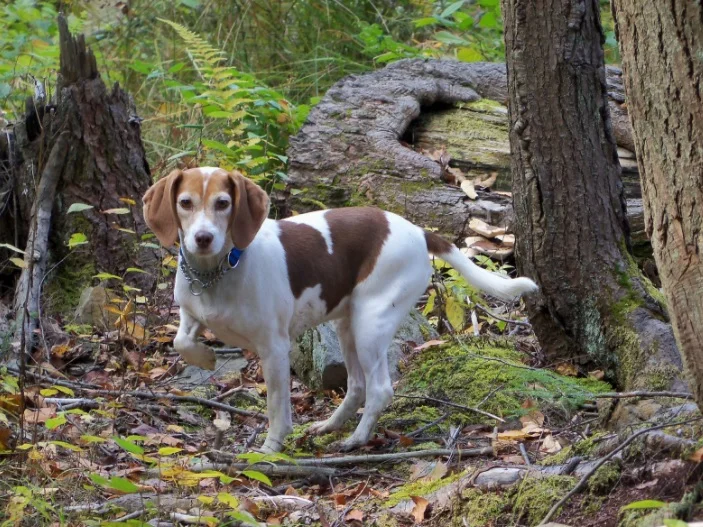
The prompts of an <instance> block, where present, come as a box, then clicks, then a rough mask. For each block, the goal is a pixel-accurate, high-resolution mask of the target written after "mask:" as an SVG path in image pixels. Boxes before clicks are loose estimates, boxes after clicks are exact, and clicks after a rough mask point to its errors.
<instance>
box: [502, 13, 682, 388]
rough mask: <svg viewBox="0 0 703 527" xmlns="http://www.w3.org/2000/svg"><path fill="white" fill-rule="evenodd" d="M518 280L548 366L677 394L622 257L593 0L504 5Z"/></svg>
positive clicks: (636, 282)
mask: <svg viewBox="0 0 703 527" xmlns="http://www.w3.org/2000/svg"><path fill="white" fill-rule="evenodd" d="M502 7H503V9H502V11H503V13H504V16H505V42H506V55H507V67H508V94H509V104H508V107H509V113H510V115H509V117H510V144H511V151H512V174H513V199H514V206H515V213H516V217H517V221H516V239H517V244H516V257H517V261H518V269H519V272H520V274H524V275H526V276H529V277H531V278H533V279H535V280H536V281H537V283H538V284H539V285H540V292H539V294H538V295H534V296H533V297H532V298H530V299H528V300H527V305H528V308H529V312H530V321H531V322H532V324H533V328H534V330H535V333H536V334H537V337H538V339H539V341H540V344H541V345H542V347H543V349H544V351H545V353H546V355H547V357H549V358H551V359H552V360H563V359H572V360H574V361H576V362H577V363H580V364H581V365H582V366H583V367H584V369H586V368H596V367H597V368H600V369H604V370H605V371H606V375H607V377H608V378H610V379H611V380H614V381H616V383H617V384H618V385H619V386H621V387H623V388H630V387H635V386H642V387H643V386H658V387H660V386H669V387H671V386H680V385H681V384H682V381H681V376H680V369H681V362H680V357H679V354H678V352H677V349H676V346H675V342H674V339H673V334H672V331H671V327H670V325H669V324H667V323H665V322H664V320H665V316H666V315H665V312H664V310H663V306H662V305H661V304H660V303H659V302H658V301H657V300H656V298H655V296H656V292H655V290H654V288H652V287H651V284H649V283H648V281H647V280H646V279H644V278H643V277H642V275H641V274H640V273H639V271H638V270H637V267H636V266H635V265H634V264H633V261H632V257H631V255H630V254H629V252H628V245H629V225H628V222H627V219H626V214H625V203H624V197H623V185H622V181H621V178H620V166H619V164H618V158H617V149H616V141H615V137H614V135H613V129H612V123H611V119H610V112H609V109H608V93H607V81H606V68H605V65H604V60H603V50H602V40H603V32H602V29H601V25H600V19H599V5H598V1H597V0H559V1H558V2H556V3H555V2H547V1H545V0H536V1H534V2H524V1H522V0H503V2H502Z"/></svg>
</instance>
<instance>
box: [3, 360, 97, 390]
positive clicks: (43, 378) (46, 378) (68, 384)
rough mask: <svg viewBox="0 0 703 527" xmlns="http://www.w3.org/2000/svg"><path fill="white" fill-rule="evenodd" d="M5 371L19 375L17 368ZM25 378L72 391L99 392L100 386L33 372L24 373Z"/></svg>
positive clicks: (9, 368)
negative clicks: (88, 390)
mask: <svg viewBox="0 0 703 527" xmlns="http://www.w3.org/2000/svg"><path fill="white" fill-rule="evenodd" d="M7 371H9V372H10V373H12V374H14V375H19V374H20V371H19V369H18V368H15V367H14V366H9V365H8V366H7ZM25 375H26V376H27V377H32V378H33V379H35V380H37V381H44V382H47V383H51V384H55V385H56V386H64V387H65V388H72V389H74V390H87V389H91V390H92V389H95V390H99V389H100V386H98V385H97V384H90V383H85V384H82V383H77V382H71V381H65V380H63V379H57V378H56V377H52V376H51V375H43V374H41V373H36V372H33V371H28V372H26V373H25Z"/></svg>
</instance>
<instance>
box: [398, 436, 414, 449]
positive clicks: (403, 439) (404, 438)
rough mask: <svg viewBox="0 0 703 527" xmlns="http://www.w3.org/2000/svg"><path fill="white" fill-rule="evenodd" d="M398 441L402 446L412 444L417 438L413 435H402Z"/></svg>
mask: <svg viewBox="0 0 703 527" xmlns="http://www.w3.org/2000/svg"><path fill="white" fill-rule="evenodd" d="M398 443H399V444H400V446H412V445H414V444H415V440H414V439H413V438H412V437H408V436H404V435H401V436H400V439H399V440H398Z"/></svg>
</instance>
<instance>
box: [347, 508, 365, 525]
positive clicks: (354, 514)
mask: <svg viewBox="0 0 703 527" xmlns="http://www.w3.org/2000/svg"><path fill="white" fill-rule="evenodd" d="M344 521H348V522H351V521H357V522H363V521H364V513H363V512H362V511H360V510H359V509H352V510H350V511H349V512H348V513H347V515H346V516H345V517H344Z"/></svg>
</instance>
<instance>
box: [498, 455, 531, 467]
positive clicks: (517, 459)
mask: <svg viewBox="0 0 703 527" xmlns="http://www.w3.org/2000/svg"><path fill="white" fill-rule="evenodd" d="M501 459H502V460H503V461H504V462H505V463H510V464H512V465H524V464H525V458H524V457H522V456H518V455H517V454H510V455H509V456H503V457H502V458H501Z"/></svg>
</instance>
